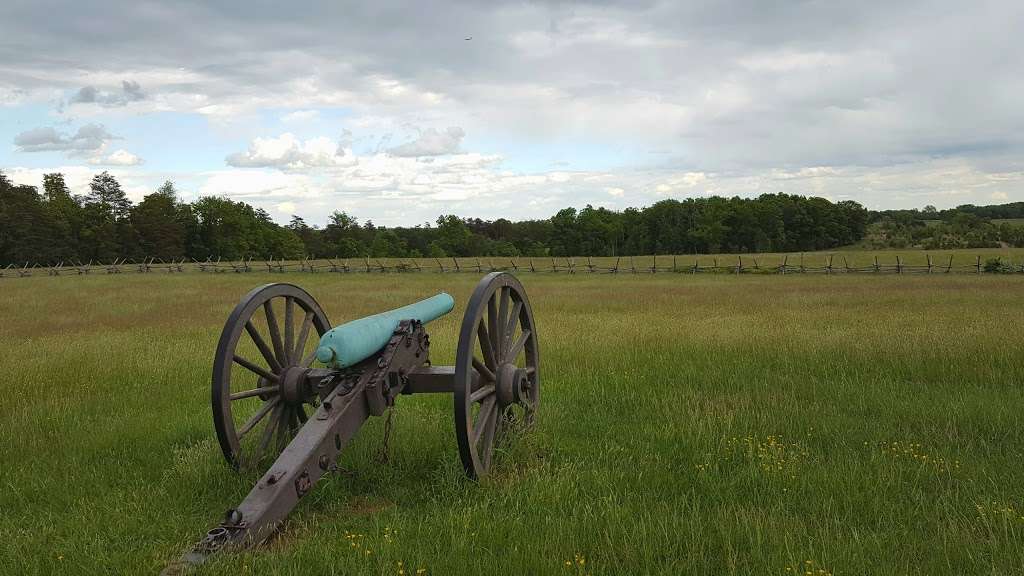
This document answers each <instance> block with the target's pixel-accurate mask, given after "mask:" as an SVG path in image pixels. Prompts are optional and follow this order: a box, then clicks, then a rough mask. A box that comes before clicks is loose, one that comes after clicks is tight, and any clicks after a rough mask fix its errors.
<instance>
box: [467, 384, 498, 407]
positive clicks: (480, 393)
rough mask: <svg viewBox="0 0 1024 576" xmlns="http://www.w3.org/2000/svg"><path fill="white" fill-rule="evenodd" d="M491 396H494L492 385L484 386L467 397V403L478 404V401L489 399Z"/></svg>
mask: <svg viewBox="0 0 1024 576" xmlns="http://www.w3.org/2000/svg"><path fill="white" fill-rule="evenodd" d="M492 394H494V385H493V384H488V385H486V386H482V387H480V388H478V389H477V390H476V391H474V392H473V393H472V394H470V395H469V401H470V402H471V403H472V402H479V401H481V400H483V399H485V398H488V397H490V396H491V395H492Z"/></svg>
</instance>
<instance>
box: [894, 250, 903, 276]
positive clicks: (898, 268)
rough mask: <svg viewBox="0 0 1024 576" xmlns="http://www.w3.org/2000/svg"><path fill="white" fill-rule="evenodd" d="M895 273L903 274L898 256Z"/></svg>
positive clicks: (901, 263)
mask: <svg viewBox="0 0 1024 576" xmlns="http://www.w3.org/2000/svg"><path fill="white" fill-rule="evenodd" d="M896 273H897V274H903V262H902V261H900V255H899V254H897V255H896Z"/></svg>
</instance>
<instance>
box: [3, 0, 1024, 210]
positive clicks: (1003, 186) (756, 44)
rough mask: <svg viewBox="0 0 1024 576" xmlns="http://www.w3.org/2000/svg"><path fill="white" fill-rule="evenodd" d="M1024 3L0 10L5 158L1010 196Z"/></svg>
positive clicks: (327, 203)
mask: <svg viewBox="0 0 1024 576" xmlns="http://www.w3.org/2000/svg"><path fill="white" fill-rule="evenodd" d="M1021 30H1024V2H1020V1H1019V0H999V1H994V0H992V1H989V0H976V1H971V2H964V1H962V0H955V1H954V0H950V1H947V0H928V1H913V0H908V1H903V2H889V1H885V2H882V1H875V0H862V1H859V2H835V1H793V2H782V1H773V0H750V1H739V0H714V1H712V0H707V1H704V0H701V1H685V0H677V1H670V2H645V1H642V0H641V1H630V2H617V1H600V2H589V3H571V2H561V1H553V2H500V1H493V2H490V1H489V2H473V1H470V0H456V1H445V0H432V1H431V2H407V3H400V2H388V1H374V2H339V1H330V0H325V1H322V2H315V1H314V2H309V3H298V4H296V3H288V2H265V1H252V0H249V1H245V2H174V3H168V2H150V1H145V0H142V1H133V2H110V1H106V0H92V1H90V2H49V1H46V0H35V1H24V0H5V1H4V2H2V3H0V170H3V172H4V173H5V174H7V175H8V176H9V177H10V178H12V179H13V180H14V181H16V182H19V183H25V184H35V185H39V184H40V182H41V180H42V174H44V173H46V172H52V171H60V172H63V173H64V174H65V176H66V179H67V181H68V183H69V185H70V186H71V187H72V189H73V190H74V191H75V192H78V193H84V191H85V190H86V189H87V187H88V182H89V180H90V178H91V177H92V176H93V175H94V174H96V173H98V172H100V171H103V170H107V171H109V172H110V173H111V174H114V175H115V176H116V177H117V178H118V179H119V180H120V181H121V182H122V184H123V185H124V187H125V189H126V190H127V191H128V194H129V197H130V198H132V199H133V200H135V201H138V200H141V198H142V197H143V196H145V195H146V194H149V193H151V192H152V191H153V190H155V189H156V187H157V186H159V185H160V184H161V183H162V182H164V181H165V180H172V181H173V182H174V183H175V184H176V186H177V188H178V190H179V193H180V196H181V198H182V199H183V200H186V201H191V200H194V199H196V198H198V197H200V196H206V195H218V196H225V197H228V198H232V199H235V200H242V201H245V202H248V203H250V204H253V205H256V206H259V207H262V208H265V209H266V210H267V211H268V212H269V213H270V214H271V216H273V217H274V219H275V220H277V221H279V222H282V223H284V222H287V221H288V220H289V219H290V218H291V217H292V215H299V216H301V217H303V218H304V219H305V220H306V221H307V222H309V223H311V224H320V225H323V224H324V223H325V222H326V221H327V218H328V215H329V214H330V213H331V212H332V211H334V210H344V211H346V212H348V213H349V214H351V215H353V216H356V217H357V218H359V219H360V221H363V222H365V221H367V220H372V221H373V222H374V223H375V224H378V225H386V226H397V225H415V224H420V223H424V222H432V221H434V220H435V219H436V218H437V216H438V215H439V214H457V215H459V216H463V217H479V218H485V219H496V218H508V219H512V220H519V219H526V218H546V217H549V216H551V215H552V214H553V213H554V212H556V211H557V210H559V209H561V208H564V207H567V206H575V207H583V206H585V205H587V204H591V205H594V206H604V207H608V208H612V209H623V208H625V207H628V206H646V205H649V204H652V203H654V202H657V201H659V200H663V199H666V198H674V199H684V198H692V197H702V196H709V195H724V196H742V197H755V196H757V195H760V194H763V193H772V192H787V193H795V194H805V195H815V196H822V197H825V198H828V199H830V200H833V201H840V200H856V201H857V202H860V203H861V204H863V205H865V206H867V207H868V208H872V209H887V208H910V207H922V206H924V205H926V204H931V205H934V206H937V207H939V208H947V207H953V206H956V205H959V204H967V203H972V204H994V203H1003V202H1010V201H1024V105H1022V104H1024V41H1022V40H1021V38H1022V37H1024V34H1022V33H1021Z"/></svg>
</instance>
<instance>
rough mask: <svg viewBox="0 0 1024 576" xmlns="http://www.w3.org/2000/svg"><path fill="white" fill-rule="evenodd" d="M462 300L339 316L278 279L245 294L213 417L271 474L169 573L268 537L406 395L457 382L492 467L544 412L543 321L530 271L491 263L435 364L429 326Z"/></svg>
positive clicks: (473, 450)
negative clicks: (347, 318) (511, 439)
mask: <svg viewBox="0 0 1024 576" xmlns="http://www.w3.org/2000/svg"><path fill="white" fill-rule="evenodd" d="M453 307H454V300H453V299H452V297H451V296H449V295H448V294H446V293H440V294H437V295H435V296H432V297H430V298H427V299H425V300H422V301H420V302H416V303H414V304H410V305H408V306H403V307H401V308H397V309H395V310H391V311H388V312H383V313H380V314H375V315H373V316H369V317H366V318H361V319H358V320H354V321H352V322H348V323H346V324H342V325H340V326H337V327H333V328H332V327H331V324H330V322H328V320H327V316H326V314H325V313H324V311H323V309H322V308H321V307H320V305H319V304H317V302H316V300H314V299H313V297H312V296H310V295H309V293H308V292H306V291H305V290H303V289H302V288H299V287H298V286H295V285H292V284H284V283H278V284H268V285H265V286H261V287H259V288H256V289H254V290H252V291H251V292H249V293H248V294H247V295H246V296H245V297H243V298H242V300H241V302H239V303H238V305H237V306H236V307H235V309H234V311H233V312H232V313H231V315H230V316H229V317H228V321H227V323H226V324H225V326H224V329H223V331H222V332H221V336H220V340H219V342H218V344H217V351H216V355H215V357H214V363H213V386H212V396H211V400H212V407H213V422H214V429H215V430H216V434H217V440H218V442H219V443H220V448H221V450H222V451H223V453H224V458H225V460H226V461H227V462H228V464H229V465H230V466H231V467H232V468H234V469H236V470H249V471H256V473H260V474H261V476H260V478H259V480H258V481H257V482H256V485H255V486H254V487H253V488H252V489H251V491H250V492H249V494H248V495H247V496H246V497H245V499H244V500H242V502H241V503H240V504H238V506H237V507H235V508H232V509H230V510H228V511H227V512H226V513H225V515H224V518H223V520H222V521H221V522H220V524H219V525H217V526H216V527H214V528H213V529H211V530H209V531H208V532H207V534H206V536H205V537H204V538H202V540H201V541H200V542H199V543H198V544H196V545H195V546H194V547H192V548H191V549H189V550H188V551H187V552H186V553H185V554H184V555H183V556H182V557H181V558H180V559H179V560H177V561H175V562H174V563H172V564H171V565H170V566H168V567H167V569H166V570H164V574H177V573H180V572H182V571H183V570H185V569H187V568H188V567H189V566H193V565H198V564H201V563H203V562H204V561H205V560H206V559H207V558H208V557H209V556H211V555H212V554H215V553H218V552H221V551H224V550H230V549H238V548H243V547H248V546H252V545H255V544H257V543H259V542H261V541H263V540H265V539H266V538H267V537H268V536H270V535H271V534H272V533H273V532H274V531H275V529H276V528H277V527H278V526H279V525H280V523H281V522H282V521H283V520H284V519H285V517H286V516H287V515H288V514H289V513H290V512H291V511H292V509H293V508H294V507H295V506H296V505H297V504H298V502H299V500H301V499H302V497H303V496H305V495H306V494H308V493H309V491H310V490H311V489H312V488H313V485H314V484H316V482H317V481H318V480H319V479H320V478H322V477H323V476H324V475H325V474H328V473H331V472H335V471H337V470H338V466H337V463H336V461H337V458H338V456H339V454H340V453H341V451H342V450H343V449H344V447H345V445H346V443H348V442H349V440H351V439H352V437H353V436H354V435H355V434H356V432H357V431H358V430H359V428H360V426H361V425H362V424H363V423H364V422H366V421H367V420H368V419H369V418H370V417H371V416H381V415H382V414H384V413H385V412H386V411H387V410H388V408H389V407H391V406H394V404H395V401H396V400H397V398H398V396H399V395H403V394H404V395H410V394H435V393H445V394H451V395H452V397H453V401H454V402H453V403H454V413H455V436H456V441H457V445H458V451H459V456H460V458H461V461H462V466H463V468H464V470H465V473H466V474H467V475H468V476H469V477H470V478H474V479H476V478H480V477H482V476H484V475H486V474H487V471H488V470H489V469H490V467H491V462H492V459H493V456H494V452H495V445H496V444H498V443H499V442H500V441H502V439H503V438H504V437H506V436H509V435H511V434H514V433H516V432H518V431H522V430H525V429H526V428H527V427H528V426H530V425H531V424H532V423H533V421H534V418H535V415H536V412H537V408H538V405H539V401H540V372H539V368H540V354H539V350H538V346H537V328H536V325H535V323H534V318H533V311H532V309H531V308H530V302H529V300H528V299H527V297H526V292H525V291H524V290H523V286H522V284H520V282H519V280H517V279H516V278H515V277H514V276H512V275H511V274H508V273H504V272H494V273H491V274H488V275H487V276H485V277H484V278H483V279H482V280H481V281H480V282H479V283H478V284H477V286H476V288H475V289H474V291H473V294H472V296H471V297H470V300H469V302H468V304H467V306H466V312H465V315H464V316H463V318H462V325H461V328H460V331H459V341H458V349H457V351H456V356H455V365H454V366H432V365H431V363H430V337H429V335H428V334H427V332H426V329H425V325H426V324H428V323H429V322H431V321H432V320H435V319H437V318H439V317H441V316H443V315H445V314H447V313H448V312H450V311H451V310H452V308H453ZM314 331H315V332H316V335H317V338H311V336H312V333H313V332H314Z"/></svg>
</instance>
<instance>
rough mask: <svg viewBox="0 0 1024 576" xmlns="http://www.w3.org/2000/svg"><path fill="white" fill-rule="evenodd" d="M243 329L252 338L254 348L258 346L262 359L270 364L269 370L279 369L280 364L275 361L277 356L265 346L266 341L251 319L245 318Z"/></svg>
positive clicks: (275, 371) (277, 370) (278, 370)
mask: <svg viewBox="0 0 1024 576" xmlns="http://www.w3.org/2000/svg"><path fill="white" fill-rule="evenodd" d="M245 331H246V332H248V333H249V338H252V341H253V344H256V348H259V351H260V354H262V355H263V359H264V360H266V361H267V364H269V365H270V370H271V371H273V372H274V373H275V374H277V373H278V372H280V371H281V364H280V363H279V362H278V361H277V357H275V356H274V353H273V352H272V351H271V350H270V347H269V346H267V343H266V342H265V341H264V340H263V337H262V336H260V333H259V332H258V331H257V330H256V327H255V326H253V325H252V320H246V322H245Z"/></svg>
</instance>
